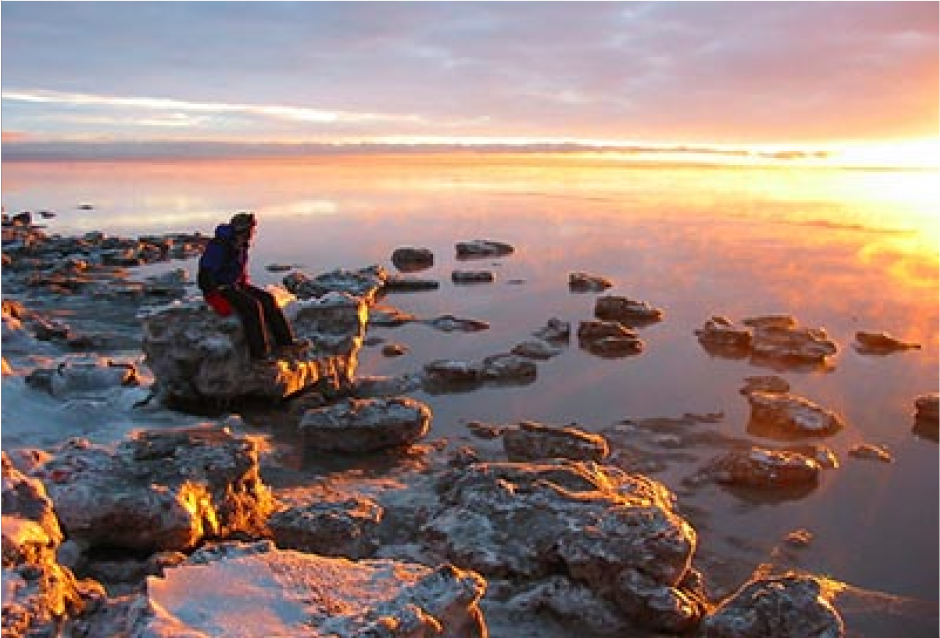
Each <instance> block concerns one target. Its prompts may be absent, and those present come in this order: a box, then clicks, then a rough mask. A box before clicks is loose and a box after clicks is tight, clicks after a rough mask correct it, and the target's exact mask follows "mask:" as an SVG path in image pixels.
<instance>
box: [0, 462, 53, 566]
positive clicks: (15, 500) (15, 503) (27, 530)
mask: <svg viewBox="0 0 940 638" xmlns="http://www.w3.org/2000/svg"><path fill="white" fill-rule="evenodd" d="M2 460H3V565H4V566H5V567H6V566H10V565H19V564H21V563H43V562H51V561H53V559H54V557H55V551H56V548H57V547H58V546H59V543H61V542H62V538H63V537H62V530H61V529H60V528H59V520H58V519H57V518H56V515H55V511H54V510H53V505H52V500H51V499H50V498H49V496H48V494H47V493H46V488H45V486H44V485H43V484H42V481H40V480H39V479H35V478H30V477H28V476H26V475H25V474H23V473H22V472H21V471H19V470H18V469H17V468H15V467H14V466H13V463H12V461H11V460H10V457H9V456H8V455H7V453H6V452H3V456H2Z"/></svg>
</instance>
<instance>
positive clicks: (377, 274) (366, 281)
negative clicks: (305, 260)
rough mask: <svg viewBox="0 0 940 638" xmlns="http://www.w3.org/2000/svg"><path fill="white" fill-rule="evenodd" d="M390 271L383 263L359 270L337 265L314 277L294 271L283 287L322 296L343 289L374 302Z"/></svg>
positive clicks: (303, 294)
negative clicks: (341, 267)
mask: <svg viewBox="0 0 940 638" xmlns="http://www.w3.org/2000/svg"><path fill="white" fill-rule="evenodd" d="M387 278H388V273H387V272H386V271H385V269H384V268H382V267H381V266H377V265H376V266H368V267H366V268H360V269H359V270H343V269H336V270H331V271H329V272H325V273H322V274H319V275H317V276H315V277H309V276H308V275H306V274H304V273H302V272H300V271H295V272H292V273H290V274H288V275H286V276H285V277H284V279H283V283H284V287H285V288H287V290H289V291H290V292H291V293H292V294H294V295H296V296H297V297H299V298H301V299H310V298H311V297H322V296H323V295H325V294H327V293H331V292H342V293H347V294H350V295H352V296H354V297H358V298H360V299H362V300H363V301H364V302H365V303H367V304H372V303H374V302H375V298H376V295H377V294H378V292H379V291H380V290H381V289H382V287H383V286H384V285H385V280H386V279H387Z"/></svg>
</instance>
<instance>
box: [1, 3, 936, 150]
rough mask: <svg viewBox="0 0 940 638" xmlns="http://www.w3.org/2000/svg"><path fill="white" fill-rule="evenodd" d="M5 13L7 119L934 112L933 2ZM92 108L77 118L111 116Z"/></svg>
mask: <svg viewBox="0 0 940 638" xmlns="http://www.w3.org/2000/svg"><path fill="white" fill-rule="evenodd" d="M3 17H4V20H3V22H2V29H3V54H4V63H3V85H4V103H3V115H4V124H5V125H6V124H9V125H10V126H12V127H14V128H16V129H18V130H29V131H31V132H34V133H37V134H47V135H51V134H56V133H62V132H64V131H66V130H68V128H69V127H70V126H81V125H82V122H80V120H79V119H78V118H76V117H74V116H77V115H86V116H88V115H90V114H92V113H90V112H89V111H95V112H94V113H93V114H94V115H102V114H104V113H105V112H106V111H107V112H113V113H114V114H115V120H116V121H118V120H119V121H120V122H122V123H123V122H126V121H128V120H134V119H135V118H137V117H139V120H138V121H137V124H138V126H137V127H136V128H128V129H127V131H128V133H127V134H128V135H133V134H135V132H136V131H139V130H140V129H148V128H163V129H166V130H168V131H169V130H174V131H177V132H180V133H181V132H183V131H187V130H192V131H197V130H198V131H200V132H201V133H202V134H203V135H204V136H211V135H226V136H231V135H237V134H242V135H247V136H260V135H264V134H269V135H272V136H277V137H279V138H285V139H286V138H288V137H290V136H291V135H294V136H296V137H297V138H299V139H309V138H311V137H317V136H328V135H335V136H338V138H340V137H341V138H350V137H368V136H382V135H414V136H419V135H422V136H433V135H435V134H439V133H440V132H441V131H460V132H462V134H466V135H476V136H490V137H539V138H545V137H558V138H577V139H604V140H620V141H672V142H686V143H707V142H728V143H740V142H767V143H772V142H787V141H796V140H800V141H812V140H820V139H831V138H838V139H849V138H853V139H854V138H861V137H892V136H894V137H897V136H901V135H921V136H922V135H936V131H937V125H936V123H937V120H938V108H937V95H938V84H937V78H938V75H940V74H938V65H937V50H938V46H937V45H938V31H940V29H938V11H937V7H936V4H935V3H919V2H901V3H889V2H873V3H826V2H821V3H737V2H736V3H709V2H696V3H670V2H652V3H632V2H627V3H624V2H613V3H607V2H595V3H577V4H575V3H569V2H533V3H493V2H482V3H477V2H458V3H386V2H377V3H373V2H354V3H345V2H338V3H332V2H301V3H200V2H180V3H166V2H138V3H134V4H133V5H131V4H129V3H56V4H49V3H10V5H9V7H7V6H5V7H4V12H3ZM11 87H15V92H16V93H19V94H20V96H21V97H22V96H23V95H32V96H34V97H37V96H39V97H41V96H45V97H46V98H49V97H53V98H55V101H45V102H38V101H33V102H26V101H24V100H18V101H17V100H16V99H15V98H12V97H11V98H8V97H7V95H8V94H9V95H12V94H13V92H14V89H13V88H11ZM14 102H15V103H14ZM79 112H81V113H79ZM169 113H175V114H185V115H187V116H189V117H191V118H192V119H191V120H186V119H185V118H184V117H182V116H181V115H174V116H171V117H168V115H167V114H169ZM53 116H55V117H53ZM70 116H73V117H72V119H71V120H69V119H68V118H69V117H70ZM56 118H59V119H56ZM200 118H202V119H200ZM148 122H149V123H151V125H148ZM84 124H85V125H88V124H89V121H88V120H87V119H86V120H85V122H84ZM169 124H175V126H169ZM123 125H124V124H122V126H123ZM100 127H101V128H99V129H97V130H90V131H85V132H86V133H87V132H92V133H94V132H98V133H103V132H107V133H113V132H114V131H115V129H117V128H118V127H117V125H114V126H110V127H108V126H106V125H105V124H100ZM317 138H318V139H320V138H319V137H317Z"/></svg>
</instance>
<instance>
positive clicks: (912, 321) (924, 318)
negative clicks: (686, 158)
mask: <svg viewBox="0 0 940 638" xmlns="http://www.w3.org/2000/svg"><path fill="white" fill-rule="evenodd" d="M2 177H3V180H2V183H3V203H4V206H5V208H6V211H7V212H17V211H19V210H52V211H55V212H56V213H57V216H56V217H55V218H54V219H52V220H50V221H49V226H50V229H49V230H50V232H59V233H61V234H72V233H76V232H86V231H91V230H103V231H105V232H107V233H110V234H117V235H137V234H145V233H163V232H176V231H197V230H198V231H202V232H204V233H211V232H212V230H213V228H214V226H215V224H216V223H218V222H220V221H224V220H226V219H227V218H228V217H229V216H230V215H231V213H233V212H235V211H237V210H244V209H250V210H254V211H255V212H256V213H257V214H258V215H259V216H260V218H261V226H260V232H259V237H258V243H257V247H256V249H255V252H254V255H253V258H252V259H253V275H254V278H255V280H256V281H257V282H261V283H279V281H280V275H275V274H271V273H269V272H267V271H266V270H265V269H264V266H265V265H267V264H270V263H275V262H276V263H282V264H283V263H286V264H296V265H297V266H298V267H299V268H300V269H302V270H303V271H305V272H307V273H308V274H311V275H313V274H317V273H320V272H323V271H326V270H331V269H333V268H360V267H363V266H368V265H371V264H381V265H383V266H385V267H387V268H389V269H390V270H394V268H393V267H392V265H391V264H390V255H391V252H392V250H394V249H395V248H396V247H399V246H421V247H426V248H430V249H431V250H432V251H433V252H434V254H435V265H434V266H433V267H432V268H431V269H429V270H427V271H424V272H422V273H419V275H420V276H422V277H428V278H434V279H437V280H439V281H440V282H441V288H440V290H438V291H435V292H424V293H413V294H402V295H394V296H389V297H387V298H386V299H385V300H384V302H385V303H388V304H391V305H394V306H396V307H398V308H400V309H402V310H404V311H406V312H412V313H414V314H417V315H418V316H419V317H433V316H437V315H440V314H445V313H450V314H454V315H457V316H461V317H470V318H475V319H482V320H485V321H487V322H489V323H490V325H491V329H490V330H487V331H484V332H480V333H474V334H445V333H440V332H437V331H434V330H433V329H431V328H429V327H427V326H421V325H411V326H405V327H401V328H396V329H375V330H373V331H371V334H373V335H377V336H381V337H384V338H386V339H387V340H389V341H395V342H399V343H402V344H405V345H406V346H408V348H409V351H408V353H407V354H406V355H405V356H403V357H398V358H394V359H388V358H385V357H383V356H382V355H381V354H380V353H379V349H378V348H367V349H365V351H364V353H363V356H362V360H361V372H362V373H363V374H397V373H401V372H407V371H413V370H417V369H419V368H420V366H421V365H422V364H423V363H425V362H427V361H430V360H432V359H438V358H443V357H455V358H464V359H473V360H478V359H481V358H482V357H484V356H487V355H490V354H495V353H498V352H504V351H507V350H508V349H509V348H511V347H512V346H513V345H515V344H517V343H519V342H520V341H522V340H524V339H526V338H528V337H529V335H530V334H531V333H532V331H534V330H536V329H538V328H539V327H541V326H543V325H545V323H546V322H547V320H548V319H549V318H551V317H558V318H561V319H565V320H567V321H570V322H572V325H573V326H575V327H576V326H577V323H578V322H579V321H581V320H586V319H590V318H591V316H592V313H593V305H594V299H595V295H585V294H573V293H571V292H569V290H568V286H567V280H568V274H569V273H570V272H573V271H586V272H589V273H593V274H598V275H602V276H604V277H607V278H609V279H610V280H612V281H613V282H614V287H613V288H612V289H611V290H609V291H608V292H609V293H610V294H617V295H624V296H628V297H631V298H633V299H638V300H644V301H648V302H649V303H651V304H653V305H655V306H657V307H660V308H663V309H664V310H665V313H666V315H665V320H664V321H663V322H661V323H659V324H656V325H653V326H649V327H645V328H641V329H640V330H639V331H640V335H641V337H642V338H643V339H644V341H645V343H646V350H645V352H644V353H643V354H642V355H641V356H636V357H629V358H624V359H601V358H598V357H595V356H592V355H591V354H589V353H587V352H585V351H582V350H580V349H579V348H578V347H577V345H576V344H572V345H571V346H570V347H569V348H567V349H566V350H565V352H563V354H562V355H560V356H558V357H555V358H554V359H551V360H549V361H546V362H540V363H539V368H538V379H537V380H536V381H535V382H534V383H532V384H531V385H527V386H524V387H513V388H484V389H481V390H478V391H475V392H472V393H465V394H451V395H434V396H427V395H423V394H422V393H420V392H418V393H415V396H416V397H417V398H419V399H420V400H423V401H425V402H427V403H428V404H429V405H430V406H431V407H432V409H433V411H434V423H433V430H434V432H433V434H435V435H438V436H447V437H451V438H453V439H455V440H457V441H458V442H460V441H461V440H462V438H464V437H466V436H467V430H466V428H465V423H466V422H467V421H470V420H481V421H487V422H492V423H511V422H514V421H517V420H520V419H534V420H540V421H543V422H545V423H551V424H567V423H571V422H576V423H578V424H579V425H581V426H582V427H585V428H587V429H592V430H600V429H603V428H606V427H609V426H611V425H612V424H614V423H617V422H619V421H621V420H623V419H626V418H633V419H635V418H645V417H661V416H664V417H678V416H681V415H683V414H684V413H686V412H692V413H700V414H701V413H715V412H723V413H724V415H725V416H724V419H723V420H722V421H721V424H720V425H719V426H718V427H720V428H721V429H722V431H723V432H724V433H727V434H729V435H733V436H747V432H746V424H747V419H748V414H749V409H748V405H747V401H746V400H745V399H744V397H743V396H741V395H740V394H739V389H740V388H741V386H742V384H743V380H744V378H745V377H747V376H754V375H761V374H772V373H778V374H780V375H781V376H783V377H784V378H785V379H786V380H787V381H788V382H789V383H790V384H791V387H792V391H793V392H794V393H796V394H800V395H802V396H805V397H807V398H809V399H811V400H813V401H815V402H817V403H820V404H822V405H824V406H826V407H829V408H831V409H833V410H836V411H838V412H840V413H842V414H843V415H844V416H845V418H846V420H847V422H848V424H849V425H848V427H847V428H846V429H844V430H843V431H841V432H839V433H838V434H837V435H835V436H833V437H831V438H829V439H826V440H825V441H824V443H825V444H826V445H828V446H830V447H831V448H832V449H833V450H834V451H835V452H836V453H837V455H838V456H839V458H840V460H841V467H840V468H839V469H838V470H834V471H827V472H826V473H825V474H824V475H823V479H822V482H821V484H820V485H819V487H818V488H816V489H815V490H813V491H812V492H811V493H809V494H808V495H804V496H802V497H801V498H795V499H790V500H779V499H778V500H772V501H759V500H758V501H756V502H755V501H751V500H747V499H744V498H742V497H741V496H740V495H734V494H731V493H729V492H726V491H723V490H720V489H717V488H715V489H714V490H710V491H708V492H707V493H706V494H705V496H701V495H700V496H699V498H700V499H704V502H705V504H706V506H707V509H708V510H709V512H710V514H709V523H708V525H703V529H702V530H700V531H701V537H702V545H703V546H704V545H706V544H708V543H711V544H713V546H719V545H721V544H726V545H728V546H729V547H737V549H738V550H739V552H740V553H743V554H744V555H745V557H746V559H747V560H748V561H751V562H752V563H753V564H754V566H756V565H757V564H758V563H760V562H772V561H773V556H774V553H775V552H778V551H779V544H780V539H781V538H782V537H783V536H785V535H786V534H787V533H788V532H790V531H793V530H795V529H798V528H806V529H808V530H810V531H811V532H812V533H813V534H814V536H815V540H814V541H813V544H812V545H811V546H810V547H809V548H808V549H805V550H801V551H802V552H803V553H801V554H800V557H799V564H800V565H801V566H802V567H803V568H805V569H807V570H809V571H813V572H816V573H822V574H828V575H831V576H832V577H834V578H836V579H838V580H841V581H845V582H847V583H849V584H851V585H853V586H856V587H860V588H863V589H869V590H874V591H878V592H883V593H885V594H888V595H893V596H899V597H904V598H913V599H918V600H921V601H926V602H927V604H928V609H931V610H932V611H929V612H928V614H934V615H935V613H936V608H935V606H936V601H937V597H938V583H937V581H938V578H937V576H938V569H937V568H938V551H937V542H938V520H937V519H938V505H937V500H938V499H937V492H938V489H937V488H938V483H937V478H938V456H937V441H936V434H935V433H934V434H933V436H932V437H931V436H921V435H919V434H918V433H917V432H915V431H913V429H912V428H913V425H914V422H913V417H912V414H913V409H914V398H915V397H916V396H917V395H919V394H922V393H926V392H935V391H937V389H938V320H940V319H938V219H940V210H938V205H937V204H938V202H940V197H938V195H940V192H938V187H937V184H938V183H940V181H938V180H937V175H936V173H935V172H903V171H864V170H852V171H845V170H834V169H780V168H747V169H733V168H689V167H678V168H677V167H648V166H647V167H636V166H628V165H622V164H614V163H610V162H606V163H605V162H600V161H597V160H594V159H580V160H575V159H573V158H567V159H559V158H541V159H539V160H538V161H536V160H534V159H531V158H530V159H527V160H523V159H521V158H516V157H506V156H504V157H498V158H497V157H479V156H474V157H471V158H469V159H468V158H466V157H465V158H456V157H437V158H418V157H408V156H405V157H396V158H382V159H376V158H372V159H362V158H358V159H356V158H332V159H321V160H310V161H289V162H288V161H283V162H267V163H265V162H215V163H160V164H145V163H136V164H105V163H95V164H72V165H51V164H5V165H4V166H3V176H2ZM80 204H91V205H93V206H94V210H91V211H82V210H78V208H77V207H78V206H79V205H80ZM478 238H479V239H496V240H500V241H505V242H509V243H511V244H512V245H513V246H515V247H516V252H515V254H513V255H511V256H509V257H506V258H501V259H498V260H484V261H473V262H458V261H457V260H456V259H455V257H454V244H455V243H456V242H458V241H464V240H469V239H478ZM177 265H178V264H174V266H177ZM184 265H185V266H186V267H188V268H189V270H190V272H191V274H194V272H193V267H194V264H192V263H187V264H184ZM456 268H472V269H479V268H485V269H489V270H492V271H494V272H495V273H496V277H497V280H496V283H493V284H487V285H474V286H466V285H464V286H455V285H453V284H452V283H451V281H450V273H451V271H453V270H454V269H456ZM772 313H786V314H790V315H793V316H794V317H796V318H797V320H798V321H799V322H800V323H801V324H802V325H805V326H811V327H824V328H825V329H826V330H827V331H828V332H829V334H830V336H831V337H832V338H833V339H834V340H835V341H836V342H837V343H838V344H839V346H840V351H839V354H838V355H837V356H836V357H835V358H834V360H833V366H832V367H831V369H829V370H826V371H820V370H817V371H794V370H783V371H780V370H771V369H767V368H761V367H757V366H755V365H753V364H750V363H748V362H747V361H742V360H729V359H722V358H717V357H713V356H710V355H709V354H708V353H706V352H705V351H704V350H703V349H702V348H701V346H700V345H699V344H698V342H697V340H696V338H695V337H694V335H693V331H694V330H695V329H696V328H698V327H700V326H701V325H702V324H703V323H704V322H705V321H706V320H707V319H708V318H709V317H710V316H712V315H716V314H720V315H724V316H726V317H728V318H730V319H732V320H734V321H736V322H737V321H740V320H741V319H743V318H746V317H749V316H755V315H761V314H772ZM857 330H873V331H886V332H889V333H891V334H893V335H895V336H898V337H900V338H902V339H905V340H908V341H913V342H916V343H919V344H921V345H922V349H921V350H915V351H910V352H904V353H899V354H895V355H890V356H883V357H873V356H865V355H862V354H859V353H858V352H856V351H855V349H854V348H853V347H852V344H853V342H854V334H855V332H856V331H857ZM753 440H754V441H755V442H756V443H758V444H765V445H768V446H770V447H774V446H775V442H774V441H766V440H761V439H759V438H758V437H753ZM858 443H875V444H879V445H885V446H887V447H888V448H889V449H890V450H891V452H892V454H893V455H894V462H893V463H891V464H884V463H879V462H876V461H863V460H858V459H853V458H850V457H849V456H848V455H847V452H848V450H849V449H850V448H851V447H852V446H853V445H856V444H858ZM693 469H694V467H683V468H679V469H678V470H675V471H672V472H665V473H664V474H662V475H660V476H657V478H659V479H660V480H663V481H664V482H666V483H667V484H669V485H670V487H673V488H674V489H676V490H677V491H679V490H680V488H681V485H680V482H679V481H680V479H681V478H682V476H686V475H688V474H690V473H691V471H692V470H693ZM741 539H747V540H746V541H744V542H742V541H741ZM935 626H936V625H935V624H934V627H935Z"/></svg>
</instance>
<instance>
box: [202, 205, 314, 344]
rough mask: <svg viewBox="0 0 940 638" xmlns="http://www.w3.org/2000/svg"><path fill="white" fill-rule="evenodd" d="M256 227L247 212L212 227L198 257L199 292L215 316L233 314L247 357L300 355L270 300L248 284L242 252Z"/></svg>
mask: <svg viewBox="0 0 940 638" xmlns="http://www.w3.org/2000/svg"><path fill="white" fill-rule="evenodd" d="M256 226H257V220H256V219H255V216H254V214H253V213H237V214H235V215H234V216H233V217H232V219H231V221H230V222H229V223H227V224H219V225H218V226H217V227H216V229H215V237H213V238H212V239H211V240H210V241H209V243H208V244H206V247H205V250H204V251H203V253H202V256H201V257H200V258H199V275H198V278H197V282H198V284H199V289H200V290H202V294H203V296H204V297H205V300H206V303H208V304H209V305H210V306H211V307H212V308H213V309H214V310H215V311H216V312H217V313H219V314H221V315H223V316H225V315H228V314H229V313H230V312H231V310H232V309H234V310H235V313H236V314H237V315H238V317H239V318H240V319H241V322H242V325H243V326H244V329H245V336H246V338H247V340H248V348H249V351H250V352H251V356H252V358H254V359H265V358H267V357H268V356H270V355H271V354H277V355H280V354H284V355H290V354H300V353H302V352H303V351H304V350H305V349H306V348H307V346H308V345H309V344H308V343H307V342H306V341H305V340H304V341H298V340H297V339H295V338H294V332H293V330H292V328H291V326H290V323H289V322H288V320H287V317H285V316H284V312H283V311H282V310H281V308H280V306H279V305H278V304H277V301H276V300H275V299H274V296H273V295H272V294H271V293H269V292H267V291H266V290H262V289H261V288H258V287H257V286H253V285H252V284H251V283H250V281H249V277H248V249H249V247H250V246H251V242H252V239H253V238H254V235H255V227H256ZM268 330H270V332H271V336H273V338H274V342H275V344H276V346H277V350H276V352H274V353H272V352H271V349H270V347H269V344H268V335H267V332H268Z"/></svg>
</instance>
